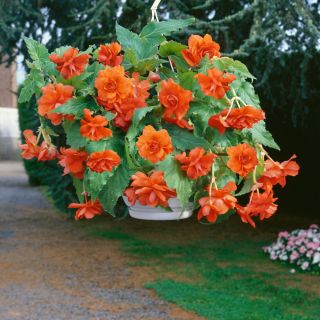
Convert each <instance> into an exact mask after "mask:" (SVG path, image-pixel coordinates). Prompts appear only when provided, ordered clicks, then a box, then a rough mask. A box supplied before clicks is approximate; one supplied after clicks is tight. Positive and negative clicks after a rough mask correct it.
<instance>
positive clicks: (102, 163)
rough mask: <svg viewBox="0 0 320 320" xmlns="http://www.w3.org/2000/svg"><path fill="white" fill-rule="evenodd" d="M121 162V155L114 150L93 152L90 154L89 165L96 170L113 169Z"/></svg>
mask: <svg viewBox="0 0 320 320" xmlns="http://www.w3.org/2000/svg"><path fill="white" fill-rule="evenodd" d="M120 162H121V159H120V157H119V155H118V154H117V153H116V152H114V151H113V150H105V151H99V152H93V153H91V154H90V156H89V158H88V161H87V166H88V168H89V169H90V170H92V171H94V172H99V173H101V172H105V171H112V169H113V168H114V167H116V166H118V165H119V164H120Z"/></svg>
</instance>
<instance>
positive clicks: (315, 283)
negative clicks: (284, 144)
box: [81, 214, 320, 320]
mask: <svg viewBox="0 0 320 320" xmlns="http://www.w3.org/2000/svg"><path fill="white" fill-rule="evenodd" d="M106 220H108V221H106ZM312 222H314V220H313V219H312V217H305V218H303V219H301V218H300V217H294V216H288V215H287V216H282V215H281V214H278V215H276V216H275V217H274V218H273V219H271V220H270V221H267V222H265V223H264V224H259V225H258V228H257V229H256V230H252V229H251V228H250V227H249V226H248V225H243V224H242V223H241V222H240V220H239V218H238V217H236V216H234V217H232V218H231V219H229V220H228V221H225V222H224V223H222V224H219V225H210V226H206V225H200V224H198V223H196V221H195V218H193V219H189V220H187V221H180V222H148V221H138V220H133V219H130V218H128V219H127V220H125V221H121V222H117V221H111V220H110V219H98V220H96V221H93V223H92V224H91V223H90V224H89V223H85V222H84V223H81V226H82V227H84V228H85V229H87V231H88V232H90V233H92V234H93V235H95V236H98V237H104V238H106V239H109V240H120V241H121V243H122V245H123V248H124V251H125V252H126V253H127V254H129V255H131V256H132V257H133V258H134V261H135V262H134V264H133V268H137V270H138V269H139V268H146V267H147V268H148V269H151V270H152V274H153V277H152V278H153V280H152V281H151V282H150V279H147V280H146V281H149V282H148V283H146V287H148V288H152V289H154V290H155V291H156V292H157V293H158V294H159V295H160V296H161V297H162V298H164V299H165V300H168V301H170V302H173V303H176V304H178V305H179V306H181V307H183V308H185V309H187V310H192V311H194V312H196V313H197V314H199V315H200V316H203V317H205V318H207V319H223V320H224V319H228V320H233V319H237V320H242V319H243V320H244V319H245V320H251V319H252V320H253V319H257V320H258V319H259V320H264V319H268V320H269V319H284V320H287V319H288V320H289V319H290V320H294V319H299V320H301V319H308V320H310V319H319V314H320V298H319V296H320V286H319V283H320V278H319V276H317V275H308V274H302V273H298V272H297V273H295V274H291V273H290V267H289V266H287V265H282V264H279V263H275V262H271V261H270V260H269V259H268V257H267V256H266V255H265V254H264V253H263V252H262V250H261V247H262V246H264V245H267V244H269V243H270V242H272V241H274V239H275V238H276V235H277V233H278V232H279V231H280V230H284V229H287V230H291V229H294V228H297V227H300V228H301V227H306V226H308V225H309V224H311V223H312ZM106 249H107V248H106Z"/></svg>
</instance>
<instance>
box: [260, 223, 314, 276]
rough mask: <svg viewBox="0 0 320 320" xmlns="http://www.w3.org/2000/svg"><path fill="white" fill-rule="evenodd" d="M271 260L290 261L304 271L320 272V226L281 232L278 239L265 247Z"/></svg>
mask: <svg viewBox="0 0 320 320" xmlns="http://www.w3.org/2000/svg"><path fill="white" fill-rule="evenodd" d="M263 250H264V252H266V253H267V254H268V255H269V256H270V259H271V260H279V261H282V262H286V263H289V264H290V265H292V266H294V267H295V268H297V269H299V270H302V271H312V272H317V273H319V272H320V228H319V226H317V225H315V224H313V225H311V226H310V227H309V229H297V230H293V231H292V232H290V233H289V232H287V231H282V232H279V235H278V239H277V241H276V242H274V243H272V244H271V245H270V246H267V247H264V248H263Z"/></svg>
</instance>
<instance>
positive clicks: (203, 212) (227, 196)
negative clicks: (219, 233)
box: [198, 182, 237, 222]
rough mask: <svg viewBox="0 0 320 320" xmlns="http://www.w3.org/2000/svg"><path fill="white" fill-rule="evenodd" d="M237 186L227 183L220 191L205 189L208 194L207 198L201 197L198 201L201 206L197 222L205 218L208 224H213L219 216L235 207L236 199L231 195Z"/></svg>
mask: <svg viewBox="0 0 320 320" xmlns="http://www.w3.org/2000/svg"><path fill="white" fill-rule="evenodd" d="M236 189H237V186H236V184H235V183H234V182H228V183H227V184H226V185H225V186H224V187H223V188H222V189H214V188H212V189H211V195H210V189H209V187H207V189H206V190H207V191H208V193H209V196H208V197H203V198H201V199H200V200H199V204H200V206H201V208H200V210H199V211H198V220H201V219H202V218H206V219H207V220H208V221H209V222H215V221H216V220H217V219H218V216H219V215H222V214H225V213H227V212H228V211H229V210H230V209H233V208H234V207H235V206H236V203H237V198H235V197H234V196H233V195H231V192H232V191H235V190H236Z"/></svg>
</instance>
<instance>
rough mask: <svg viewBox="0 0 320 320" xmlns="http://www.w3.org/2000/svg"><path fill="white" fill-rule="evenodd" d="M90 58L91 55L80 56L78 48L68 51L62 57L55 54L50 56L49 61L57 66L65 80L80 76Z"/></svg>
mask: <svg viewBox="0 0 320 320" xmlns="http://www.w3.org/2000/svg"><path fill="white" fill-rule="evenodd" d="M89 58H90V55H88V54H86V53H83V54H79V50H78V49H76V48H70V49H68V50H66V51H65V52H64V54H63V55H62V57H61V56H60V55H58V54H55V53H54V54H51V55H50V56H49V59H50V60H51V61H52V62H54V63H55V64H56V65H57V66H56V69H57V70H58V71H59V72H60V74H61V75H62V77H63V78H65V79H70V78H72V77H75V76H79V75H80V74H81V73H82V72H83V70H84V69H85V67H86V65H87V64H88V61H89Z"/></svg>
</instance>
